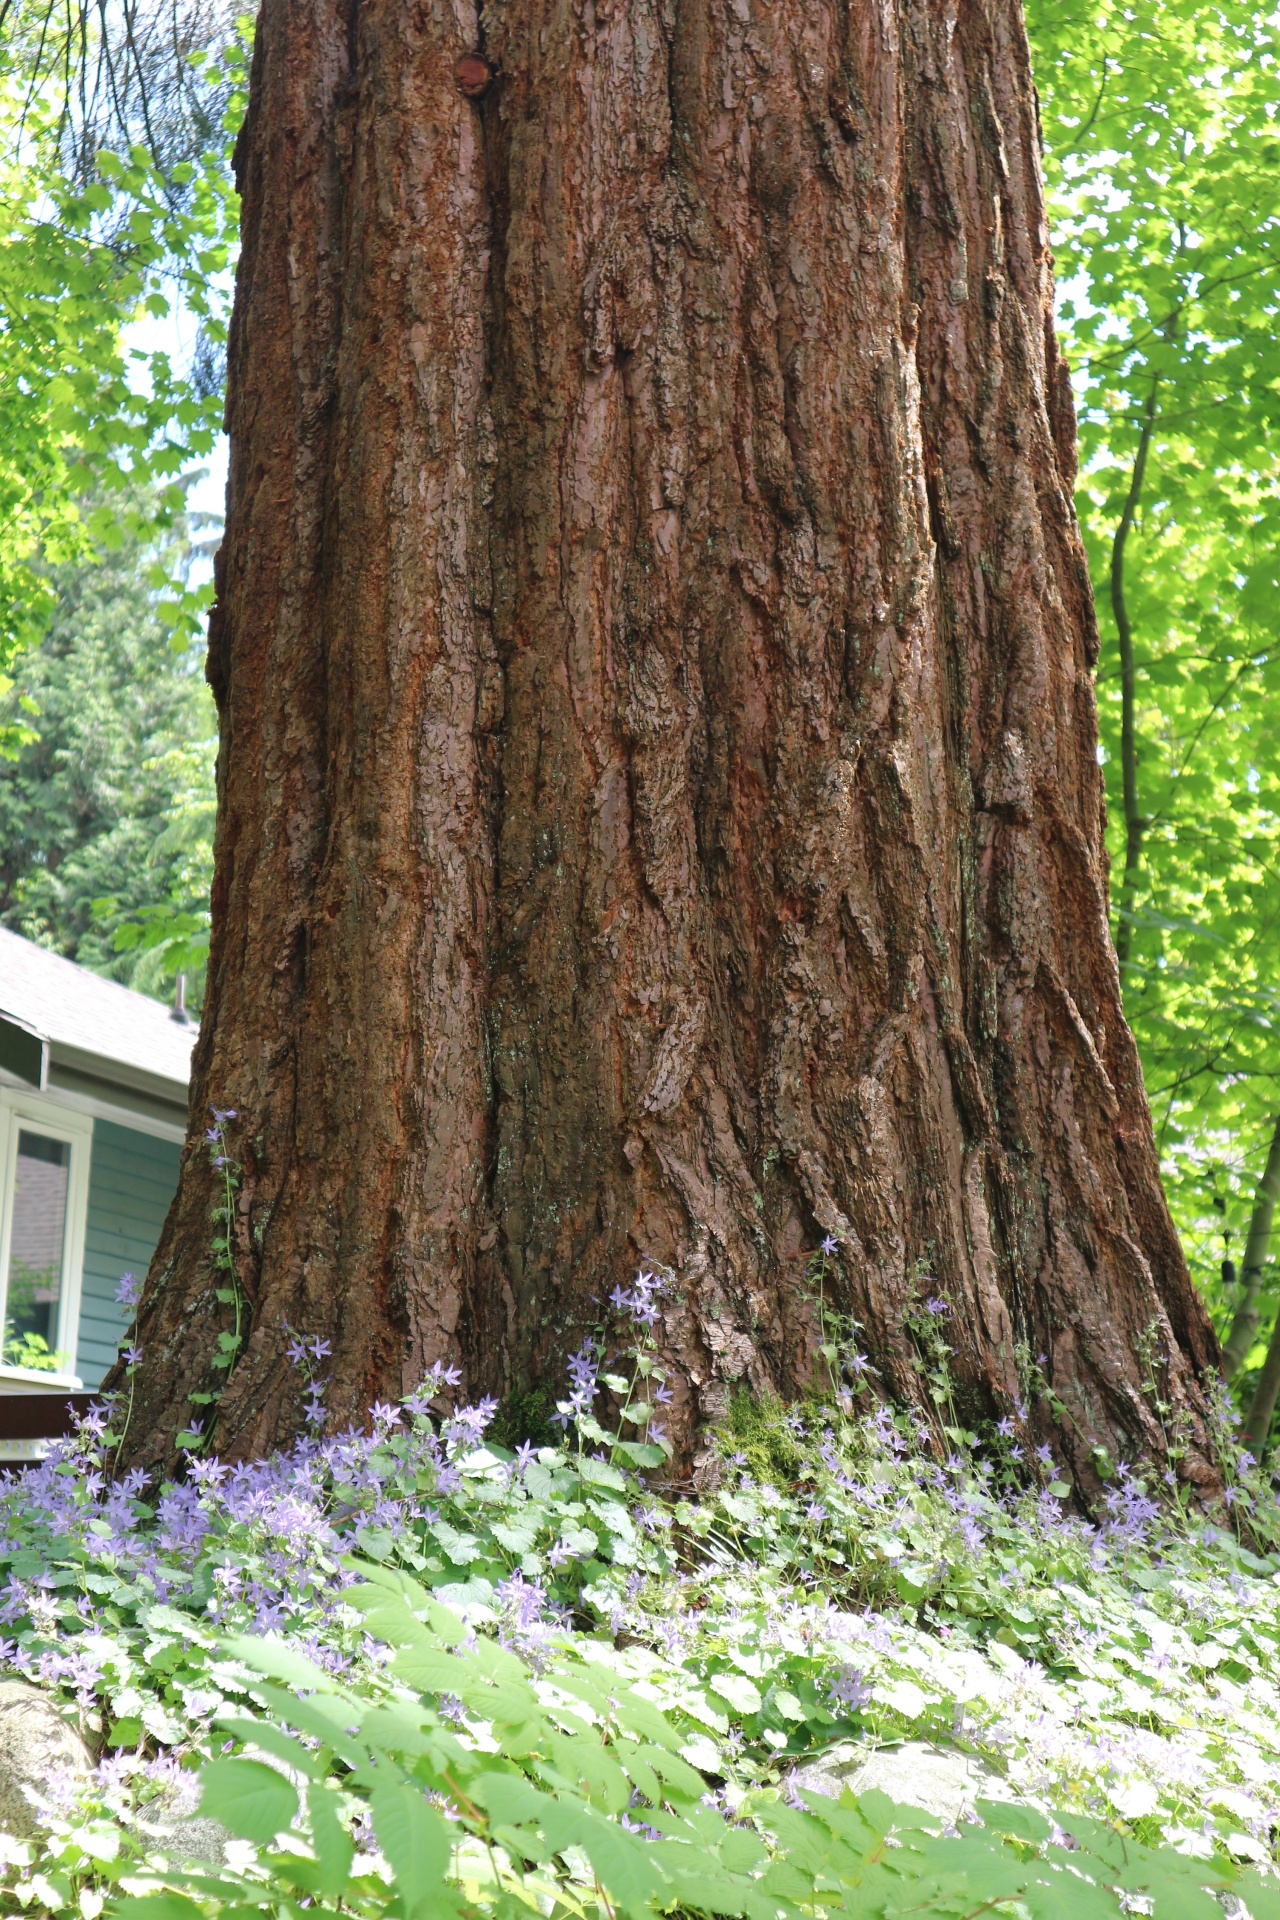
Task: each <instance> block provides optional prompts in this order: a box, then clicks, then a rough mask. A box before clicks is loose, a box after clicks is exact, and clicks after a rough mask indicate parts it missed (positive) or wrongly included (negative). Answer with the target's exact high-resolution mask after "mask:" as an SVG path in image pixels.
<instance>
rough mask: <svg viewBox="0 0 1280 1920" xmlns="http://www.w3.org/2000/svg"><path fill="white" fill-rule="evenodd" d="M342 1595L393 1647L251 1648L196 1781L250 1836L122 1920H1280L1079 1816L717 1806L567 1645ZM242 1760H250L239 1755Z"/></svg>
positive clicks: (382, 1585)
mask: <svg viewBox="0 0 1280 1920" xmlns="http://www.w3.org/2000/svg"><path fill="white" fill-rule="evenodd" d="M361 1570H362V1572H363V1573H364V1574H365V1575H366V1576H367V1578H366V1579H365V1580H364V1581H363V1582H362V1583H361V1584H359V1585H357V1586H355V1587H353V1588H352V1589H351V1590H350V1591H349V1593H348V1595H347V1596H346V1597H347V1599H348V1601H349V1602H350V1604H352V1605H353V1606H355V1607H356V1608H357V1609H358V1610H359V1611H360V1612H362V1613H363V1616H364V1619H365V1624H366V1627H367V1629H368V1631H369V1633H370V1634H371V1635H372V1636H373V1637H374V1638H375V1639H376V1641H377V1642H378V1643H379V1644H380V1645H381V1646H382V1647H383V1648H384V1649H386V1661H385V1664H384V1665H383V1666H382V1668H381V1673H382V1675H383V1683H382V1684H381V1685H380V1686H378V1687H377V1688H376V1689H375V1688H374V1687H371V1686H369V1685H368V1684H367V1683H366V1684H365V1685H356V1686H349V1685H346V1684H343V1682H342V1681H341V1680H339V1679H337V1678H335V1677H334V1676H333V1675H332V1674H330V1673H329V1672H327V1671H326V1670H325V1669H323V1668H321V1667H320V1666H318V1665H316V1664H315V1663H314V1662H312V1661H311V1660H309V1659H308V1658H307V1657H306V1656H305V1655H302V1654H300V1653H299V1652H298V1651H297V1650H296V1649H294V1648H291V1647H289V1646H287V1645H286V1644H285V1643H284V1642H283V1641H280V1640H278V1639H273V1638H270V1637H266V1638H255V1637H249V1636H241V1637H240V1638H236V1639H232V1640H229V1641H226V1642H224V1643H222V1652H223V1655H224V1656H225V1657H226V1658H227V1659H228V1660H230V1661H232V1662H234V1663H235V1665H236V1666H237V1667H239V1668H242V1669H244V1670H246V1673H247V1677H248V1678H249V1682H250V1685H249V1691H250V1693H251V1695H252V1697H253V1700H254V1703H255V1712H254V1714H253V1715H251V1716H250V1715H243V1714H241V1715H236V1716H234V1717H231V1718H228V1719H226V1720H224V1721H223V1722H221V1726H222V1730H223V1731H224V1732H225V1733H226V1734H228V1735H229V1736H230V1738H231V1739H232V1740H233V1741H234V1742H235V1744H236V1746H237V1748H238V1749H239V1752H238V1753H237V1754H236V1755H234V1756H228V1757H224V1758H221V1759H217V1760H214V1761H212V1762H210V1763H209V1764H207V1765H206V1766H205V1767H204V1769H203V1772H202V1774H201V1786H202V1799H201V1806H200V1811H201V1813H202V1814H204V1815H207V1816H208V1817H210V1818H212V1819H215V1820H217V1821H219V1822H220V1823H221V1824H222V1826H223V1827H225V1828H226V1829H227V1830H228V1832H229V1833H230V1834H232V1835H234V1836H235V1837H236V1839H237V1840H238V1841H240V1842H243V1843H245V1845H244V1847H243V1849H242V1852H241V1855H240V1857H238V1858H237V1859H236V1860H235V1862H234V1864H229V1865H228V1866H227V1867H226V1868H224V1869H223V1870H221V1871H219V1872H217V1873H211V1872H210V1871H209V1870H208V1869H206V1868H201V1869H186V1870H184V1869H181V1868H176V1867H174V1866H172V1865H170V1866H168V1867H164V1868H160V1869H158V1870H157V1869H156V1868H155V1867H154V1866H153V1867H152V1868H151V1869H150V1870H149V1871H148V1872H141V1873H140V1872H138V1871H136V1870H134V1871H133V1872H132V1873H131V1874H130V1875H129V1876H128V1886H129V1891H128V1892H127V1893H125V1894H122V1895H121V1896H120V1897H117V1898H116V1899H115V1900H114V1901H113V1902H112V1903H111V1905H110V1907H109V1914H110V1915H111V1916H114V1920H194V1916H195V1915H196V1914H200V1915H201V1916H204V1920H211V1917H212V1916H223V1915H225V1916H228V1920H230V1917H231V1916H235V1920H248V1916H249V1915H251V1914H253V1915H258V1914H267V1913H293V1912H295V1911H297V1909H298V1906H299V1904H300V1903H304V1902H305V1903H307V1904H309V1905H313V1906H314V1905H319V1906H321V1907H322V1908H323V1909H325V1910H333V1909H335V1908H339V1907H340V1908H341V1909H342V1910H344V1911H347V1912H350V1913H353V1914H358V1915H368V1916H376V1915H381V1914H387V1915H389V1916H395V1917H396V1920H427V1917H428V1916H433V1915H437V1914H451V1913H452V1914H458V1915H465V1914H481V1913H483V1914H493V1915H504V1916H507V1915H509V1916H515V1915H517V1914H531V1913H543V1914H563V1915H568V1914H579V1915H585V1914H592V1915H596V1914H601V1915H604V1914H612V1915H614V1916H615V1920H623V1917H624V1916H626V1917H627V1920H632V1917H633V1916H634V1920H641V1916H645V1915H651V1914H659V1913H683V1914H690V1915H692V1914H706V1915H726V1916H741V1917H742V1920H791V1917H792V1916H796V1917H797V1920H798V1917H799V1916H802V1915H803V1916H810V1915H818V1914H850V1915H853V1914H856V1915H859V1916H863V1917H865V1920H873V1917H877V1920H878V1917H879V1916H884V1920H889V1917H890V1916H905V1915H907V1914H923V1913H927V1914H936V1915H954V1916H957V1920H960V1917H961V1916H976V1915H977V1914H979V1913H982V1912H987V1911H990V1910H991V1909H992V1908H993V1907H995V1908H1001V1909H1004V1910H1008V1911H1010V1912H1022V1913H1024V1914H1029V1915H1031V1916H1033V1920H1041V1916H1043V1920H1116V1916H1118V1915H1119V1914H1120V1913H1121V1911H1122V1910H1123V1909H1122V1904H1121V1902H1122V1899H1123V1901H1124V1903H1125V1905H1126V1906H1129V1907H1130V1908H1131V1907H1132V1903H1133V1901H1134V1898H1135V1897H1137V1898H1138V1899H1139V1900H1140V1902H1141V1903H1142V1908H1141V1910H1144V1911H1147V1912H1151V1913H1153V1914H1154V1915H1155V1916H1156V1920H1220V1916H1221V1913H1222V1906H1221V1904H1220V1902H1221V1896H1222V1895H1223V1894H1224V1893H1227V1892H1231V1893H1233V1894H1234V1895H1235V1896H1236V1897H1237V1898H1243V1899H1245V1901H1246V1902H1247V1905H1248V1909H1249V1912H1250V1913H1251V1914H1252V1916H1253V1920H1280V1880H1273V1881H1267V1880H1264V1879H1263V1878H1262V1877H1261V1876H1260V1875H1259V1874H1258V1873H1256V1872H1254V1871H1252V1870H1248V1871H1243V1872H1239V1871H1236V1870H1235V1869H1233V1868H1232V1867H1230V1866H1225V1865H1223V1864H1222V1863H1221V1861H1217V1862H1215V1861H1202V1860H1196V1859H1190V1858H1187V1857H1186V1856H1184V1855H1182V1854H1180V1853H1176V1852H1174V1851H1173V1850H1172V1849H1169V1848H1161V1849H1153V1848H1150V1847H1145V1846H1142V1845H1140V1844H1139V1843H1138V1842H1136V1841H1135V1840H1133V1839H1132V1838H1130V1837H1127V1836H1126V1835H1125V1834H1123V1833H1122V1832H1120V1831H1117V1829H1116V1828H1115V1827H1113V1826H1109V1825H1108V1824H1106V1823H1105V1822H1103V1821H1100V1820H1097V1819H1092V1818H1089V1817H1087V1816H1085V1815H1082V1814H1074V1815H1072V1816H1070V1817H1069V1818H1067V1817H1066V1816H1064V1821H1063V1824H1062V1825H1059V1824H1058V1823H1057V1822H1055V1821H1054V1820H1053V1819H1052V1818H1049V1817H1046V1816H1045V1815H1044V1814H1042V1813H1040V1812H1037V1811H1035V1810H1033V1809H1032V1808H1030V1807H1026V1806H1019V1805H1016V1804H1012V1803H1004V1802H980V1803H979V1805H978V1808H977V1814H976V1817H975V1819H974V1821H973V1822H972V1823H966V1824H964V1825H963V1826H961V1827H960V1828H959V1830H955V1829H946V1828H944V1826H943V1823H942V1822H940V1821H939V1820H937V1819H936V1818H934V1817H932V1816H930V1815H928V1814H924V1813H921V1812H918V1811H916V1810H914V1809H912V1808H909V1807H904V1806H896V1805H894V1804H893V1803H892V1802H891V1801H890V1800H888V1799H887V1798H886V1797H885V1796H884V1795H883V1794H880V1793H874V1792H873V1793H865V1794H863V1795H862V1796H861V1797H860V1798H859V1797H856V1796H854V1795H853V1794H852V1793H850V1792H848V1791H846V1792H845V1794H844V1795H843V1796H842V1798H841V1799H839V1800H838V1801H837V1800H832V1799H827V1798H824V1797H823V1796H822V1795H820V1794H817V1793H812V1792H809V1793H797V1792H794V1791H793V1792H792V1793H791V1794H790V1795H789V1796H786V1797H784V1796H783V1795H781V1794H780V1793H779V1791H778V1789H776V1788H770V1789H763V1790H760V1791H758V1792H756V1793H753V1794H750V1795H748V1796H746V1797H745V1798H743V1799H742V1800H741V1801H740V1803H739V1804H738V1805H737V1806H736V1807H735V1808H734V1809H733V1810H732V1812H730V1811H729V1810H728V1809H726V1807H725V1806H724V1805H723V1804H721V1803H719V1802H718V1800H717V1796H716V1793H715V1791H714V1788H715V1782H714V1780H711V1781H709V1780H707V1779H704V1777H703V1775H702V1774H701V1773H700V1772H698V1771H697V1770H696V1769H695V1768H694V1767H692V1766H690V1765H689V1764H688V1762H687V1761H685V1760H683V1759H682V1758H681V1756H680V1746H681V1743H682V1742H681V1736H680V1735H679V1734H678V1733H677V1731H676V1730H675V1728H674V1727H673V1726H672V1724H671V1723H670V1722H669V1721H668V1719H667V1717H666V1716H665V1715H664V1714H663V1713H662V1712H661V1711H660V1710H659V1709H658V1708H657V1707H656V1706H655V1705H654V1704H653V1702H652V1701H650V1700H647V1699H646V1698H644V1696H643V1694H642V1693H641V1692H640V1691H639V1690H638V1689H637V1687H636V1685H635V1684H634V1683H632V1682H628V1681H625V1680H622V1679H620V1678H618V1679H614V1678H611V1677H610V1675H609V1674H608V1672H607V1669H605V1668H602V1667H601V1665H600V1664H598V1663H596V1662H588V1661H586V1660H584V1659H582V1658H581V1657H579V1655H578V1653H577V1651H576V1649H575V1646H574V1640H573V1636H572V1635H571V1634H568V1633H566V1634H565V1635H564V1636H563V1638H562V1640H561V1643H560V1644H559V1646H558V1647H557V1648H556V1649H555V1651H554V1653H553V1654H552V1655H551V1656H550V1657H549V1658H548V1659H547V1660H546V1661H545V1662H544V1663H543V1665H542V1670H541V1671H538V1670H537V1668H532V1667H530V1666H529V1665H528V1664H527V1663H526V1662H525V1661H524V1660H523V1659H521V1658H520V1657H519V1656H518V1655H517V1654H516V1653H514V1652H512V1651H510V1650H508V1649H506V1648H503V1647H501V1646H499V1645H496V1644H495V1643H493V1642H492V1641H488V1640H485V1639H483V1638H478V1637H477V1636H476V1635H475V1634H474V1633H472V1632H469V1631H468V1630H467V1628H466V1626H465V1624H464V1622H463V1621H462V1620H461V1619H460V1618H458V1616H456V1615H455V1614H453V1613H452V1612H451V1610H450V1609H449V1608H447V1607H444V1606H442V1605H441V1604H440V1603H439V1601H437V1600H435V1599H434V1598H433V1597H432V1596H431V1595H430V1594H429V1593H428V1592H427V1591H425V1590H424V1589H422V1588H421V1587H419V1586H418V1585H416V1583H415V1582H414V1581H412V1580H411V1579H409V1578H408V1576H407V1575H404V1574H402V1573H398V1572H394V1571H390V1570H388V1569H386V1568H382V1567H378V1566H365V1567H363V1568H362V1569H361ZM246 1756H248V1757H246Z"/></svg>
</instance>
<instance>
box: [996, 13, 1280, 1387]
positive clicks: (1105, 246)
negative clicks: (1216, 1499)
mask: <svg viewBox="0 0 1280 1920" xmlns="http://www.w3.org/2000/svg"><path fill="white" fill-rule="evenodd" d="M1030 14H1031V18H1030V26H1031V33H1032V39H1033V45H1034V50H1035V69H1036V75H1037V80H1038V83H1039V87H1040V91H1041V96H1042V100H1043V102H1044V112H1045V132H1046V145H1047V153H1048V175H1049V184H1050V193H1051V200H1050V204H1051V207H1052V210H1053V244H1054V248H1055V253H1056V257H1057V263H1058V272H1059V276H1060V280H1061V283H1062V288H1063V297H1062V299H1061V302H1060V311H1061V314H1062V319H1063V324H1064V326H1065V330H1066V345H1067V352H1068V356H1069V358H1070V360H1071V362H1072V365H1073V368H1074V370H1075V375H1076V380H1077V385H1078V389H1079V391H1080V394H1081V401H1082V410H1081V425H1080V438H1081V454H1082V473H1081V484H1080V487H1079V489H1078V492H1077V503H1078V506H1079V510H1080V514H1081V518H1082V521H1083V526H1084V534H1085V542H1086V547H1087V549H1088V551H1089V555H1090V559H1091V563H1092V567H1093V574H1094V581H1095V587H1096V591H1097V599H1098V604H1099V608H1100V612H1101V620H1102V641H1103V647H1102V656H1101V660H1100V664H1099V671H1098V693H1099V709H1100V719H1101V730H1102V739H1103V743H1104V748H1105V760H1106V775H1107V781H1108V798H1109V803H1110V820H1111V834H1110V839H1111V847H1112V852H1113V860H1114V863H1115V871H1116V873H1117V875H1118V876H1119V884H1118V886H1117V888H1116V890H1115V895H1114V899H1113V909H1114V915H1115V928H1116V940H1117V944H1118V946H1119V949H1120V952H1121V955H1122V961H1123V963H1124V972H1125V976H1126V991H1125V1007H1126V1012H1127V1014H1128V1017H1129V1019H1130V1021H1131V1022H1132V1024H1133V1027H1134V1032H1135V1035H1136V1037H1137V1040H1138V1045H1139V1049H1140V1052H1141V1056H1142V1061H1143V1066H1144V1070H1145V1074H1146V1082H1147V1089H1148V1093H1149V1096H1150V1098H1151V1102H1152V1106H1153V1109H1154V1115H1155V1121H1156V1135H1157V1141H1158V1143H1159V1145H1160V1148H1161V1151H1162V1158H1163V1165H1164V1172H1165V1180H1166V1185H1167V1188H1168V1191H1169V1194H1170V1198H1171V1201H1172V1205H1173V1211H1174V1217H1175V1219H1176V1221H1177V1223H1178V1226H1179V1228H1180V1230H1181V1233H1182V1237H1183V1240H1184V1244H1185V1245H1186V1246H1187V1248H1188V1250H1189V1252H1190V1254H1191V1257H1192V1262H1193V1269H1194V1272H1195V1275H1196V1278H1197V1280H1198V1282H1199V1284H1200V1286H1201V1289H1202V1291H1203V1292H1204V1293H1205V1295H1206V1297H1207V1298H1208V1299H1209V1300H1210V1301H1211V1302H1212V1303H1213V1304H1214V1308H1215V1313H1216V1316H1217V1318H1218V1322H1219V1325H1220V1327H1221V1328H1222V1330H1223V1332H1224V1333H1225V1332H1226V1330H1227V1328H1228V1326H1229V1325H1231V1323H1232V1321H1233V1319H1234V1316H1235V1309H1236V1307H1237V1305H1238V1304H1239V1295H1238V1291H1237V1288H1236V1287H1235V1286H1232V1285H1230V1284H1228V1285H1225V1286H1224V1284H1223V1280H1222V1275H1223V1274H1224V1272H1225V1273H1227V1274H1232V1273H1234V1274H1239V1273H1240V1271H1241V1256H1242V1253H1243V1252H1244V1247H1245V1241H1246V1238H1247V1237H1248V1229H1249V1225H1250V1221H1251V1219H1252V1218H1253V1216H1254V1215H1255V1212H1256V1205H1255V1203H1256V1201H1257V1199H1258V1193H1259V1188H1258V1183H1259V1182H1260V1181H1261V1179H1262V1176H1263V1173H1264V1168H1265V1166H1266V1164H1267V1156H1268V1149H1269V1146H1270V1143H1271V1139H1272V1135H1273V1130H1274V1123H1275V1115H1276V1111H1277V1104H1278V1103H1277V1073H1278V1072H1280V1053H1278V1052H1277V1042H1276V1021H1277V984H1276V983H1277V981H1278V980H1280V861H1278V857H1277V856H1278V852H1280V792H1278V790H1277V768H1278V767H1280V752H1278V748H1280V738H1278V736H1277V719H1276V716H1277V713H1278V712H1280V704H1278V696H1280V659H1278V650H1277V647H1276V643H1275V642H1276V634H1275V622H1276V612H1275V609H1276V605H1277V583H1278V582H1280V495H1278V490H1277V480H1278V479H1280V440H1278V438H1277V393H1278V392H1280V350H1278V349H1277V344H1276V342H1277V330H1278V328H1277V322H1278V316H1280V219H1278V214H1280V209H1278V208H1277V199H1276V190H1275V180H1276V167H1277V158H1278V157H1280V156H1278V154H1277V139H1278V135H1277V124H1276V101H1277V81H1276V42H1275V24H1274V20H1273V19H1272V17H1271V16H1270V15H1266V14H1263V13H1261V12H1260V11H1258V10H1257V9H1255V8H1254V7H1252V6H1216V7H1211V8H1206V7H1203V6H1200V5H1195V4H1188V3H1186V0H1159V3H1158V4H1157V5H1155V6H1151V7H1143V8H1139V9H1133V8H1125V7H1122V6H1118V5H1112V4H1110V0H1104V4H1102V5H1101V6H1097V7H1089V8H1078V7H1074V6H1065V7H1063V6H1045V5H1041V4H1039V0H1033V4H1032V6H1031V9H1030ZM1121 611H1122V612H1123V613H1124V616H1125V618H1124V620H1123V622H1122V621H1121V620H1120V619H1119V618H1118V617H1117V616H1118V613H1119V612H1121ZM1224 1259H1225V1261H1226V1265H1225V1266H1224ZM1246 1264H1247V1262H1246ZM1270 1271H1271V1270H1268V1273H1269V1272H1270ZM1254 1277H1256V1278H1259V1279H1260V1278H1262V1276H1251V1282H1250V1284H1251V1283H1252V1278H1254ZM1260 1304H1261V1322H1262V1330H1263V1332H1264V1334H1265V1331H1266V1328H1267V1325H1268V1323H1269V1322H1270V1320H1271V1319H1272V1318H1273V1316H1274V1311H1275V1306H1276V1298H1275V1289H1274V1283H1273V1281H1271V1280H1270V1278H1268V1279H1267V1282H1266V1285H1265V1287H1264V1289H1263V1297H1262V1301H1261V1303H1260ZM1258 1305H1259V1303H1258V1302H1257V1301H1256V1300H1255V1301H1254V1302H1253V1303H1252V1309H1253V1310H1255V1321H1254V1324H1255V1326H1256V1324H1257V1319H1256V1308H1257V1307H1258ZM1242 1330H1243V1329H1242ZM1237 1344H1238V1343H1237ZM1264 1345H1265V1343H1260V1344H1257V1345H1254V1344H1253V1343H1252V1342H1250V1344H1249V1345H1248V1346H1247V1347H1246V1348H1245V1352H1244V1354H1243V1355H1241V1356H1240V1357H1241V1359H1243V1360H1244V1361H1245V1362H1246V1379H1245V1382H1244V1384H1243V1386H1242V1389H1241V1390H1242V1393H1243V1395H1244V1397H1245V1400H1246V1402H1247V1399H1248V1396H1249V1393H1250V1392H1251V1388H1250V1386H1249V1384H1248V1375H1249V1372H1250V1370H1251V1369H1254V1368H1256V1367H1257V1366H1258V1365H1259V1364H1260V1362H1261V1358H1262V1353H1263V1351H1264ZM1250 1355H1251V1356H1252V1357H1251V1358H1250ZM1233 1358H1235V1352H1234V1349H1233Z"/></svg>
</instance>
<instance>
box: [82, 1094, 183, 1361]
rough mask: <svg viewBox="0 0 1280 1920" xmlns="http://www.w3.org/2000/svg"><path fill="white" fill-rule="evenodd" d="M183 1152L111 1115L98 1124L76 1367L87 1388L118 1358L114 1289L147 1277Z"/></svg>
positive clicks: (119, 1317)
mask: <svg viewBox="0 0 1280 1920" xmlns="http://www.w3.org/2000/svg"><path fill="white" fill-rule="evenodd" d="M181 1151H182V1149H181V1148H180V1147H178V1146H175V1145H174V1144H173V1143H172V1142H170V1141H168V1140H153V1139H152V1137H151V1135H150V1134H147V1133H134V1132H133V1131H132V1129H131V1128H129V1127H117V1126H115V1125H113V1124H112V1122H111V1121H109V1120H95V1121H94V1123H93V1158H92V1159H91V1161H90V1162H89V1216H88V1220H87V1222H86V1226H85V1236H84V1280H83V1284H82V1286H81V1290H80V1337H79V1340H78V1343H77V1346H76V1372H77V1373H78V1374H79V1375H80V1377H81V1379H82V1380H83V1381H84V1384H85V1386H86V1387H96V1386H97V1385H98V1382H99V1381H100V1380H101V1379H102V1376H103V1374H104V1373H105V1372H106V1370H107V1368H108V1367H109V1366H110V1365H111V1362H112V1361H113V1360H114V1359H115V1357H116V1348H117V1346H118V1345H119V1342H120V1337H121V1335H122V1334H123V1332H124V1330H125V1324H126V1322H125V1316H124V1314H123V1312H122V1311H121V1309H120V1308H119V1307H118V1306H117V1305H116V1297H115V1296H116V1288H117V1287H118V1286H119V1284H120V1276H121V1274H123V1273H129V1272H132V1273H136V1274H137V1276H138V1278H139V1279H140V1280H141V1279H142V1278H143V1277H144V1275H145V1274H146V1271H147V1268H148V1267H149V1266H150V1264H151V1256H152V1254H153V1253H154V1252H155V1247H156V1241H157V1240H158V1239H159V1238H160V1229H161V1227H162V1226H163V1225H164V1217H165V1214H166V1213H167V1212H168V1211H169V1202H170V1201H171V1200H172V1198H173V1196H174V1192H175V1190H176V1188H177V1185H178V1160H179V1156H180V1154H181Z"/></svg>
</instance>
